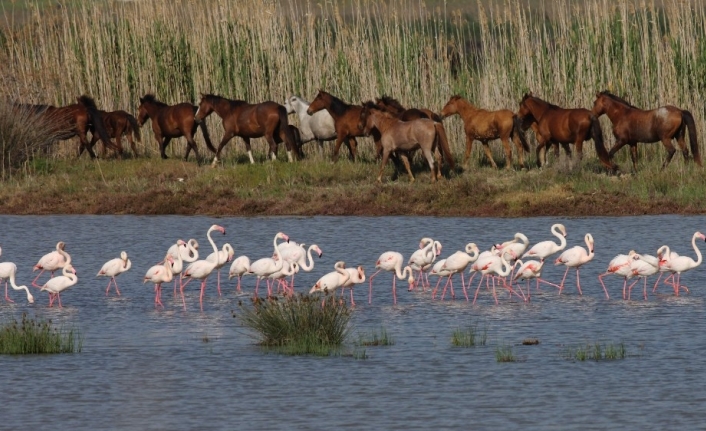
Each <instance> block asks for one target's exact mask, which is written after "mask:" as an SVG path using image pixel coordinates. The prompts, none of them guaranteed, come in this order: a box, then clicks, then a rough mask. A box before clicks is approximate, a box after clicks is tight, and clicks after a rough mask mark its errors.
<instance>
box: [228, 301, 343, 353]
mask: <svg viewBox="0 0 706 431" xmlns="http://www.w3.org/2000/svg"><path fill="white" fill-rule="evenodd" d="M234 317H235V318H236V319H238V320H239V321H240V323H242V324H243V326H245V327H247V328H250V329H252V330H253V331H254V332H256V333H257V336H258V338H259V344H260V345H262V346H264V347H267V348H271V349H273V351H275V352H277V353H282V354H285V355H315V356H330V355H332V354H338V353H340V347H341V346H342V345H343V343H344V342H345V340H346V338H347V337H348V332H349V321H350V309H349V308H348V305H347V304H346V303H345V302H344V301H337V300H336V299H335V298H334V297H330V298H326V299H325V302H324V305H323V306H322V305H321V301H320V300H319V299H318V298H314V297H310V296H305V295H298V296H292V297H286V298H279V297H269V298H254V299H253V300H252V306H245V305H241V308H240V313H238V314H234Z"/></svg>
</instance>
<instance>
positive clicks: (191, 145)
mask: <svg viewBox="0 0 706 431" xmlns="http://www.w3.org/2000/svg"><path fill="white" fill-rule="evenodd" d="M194 129H195V128H194ZM184 137H185V138H186V143H187V147H186V154H185V155H184V161H187V160H188V159H189V150H194V157H196V162H197V163H198V162H200V161H201V157H200V156H199V149H198V148H197V147H196V141H194V134H193V132H190V133H188V134H186V133H184Z"/></svg>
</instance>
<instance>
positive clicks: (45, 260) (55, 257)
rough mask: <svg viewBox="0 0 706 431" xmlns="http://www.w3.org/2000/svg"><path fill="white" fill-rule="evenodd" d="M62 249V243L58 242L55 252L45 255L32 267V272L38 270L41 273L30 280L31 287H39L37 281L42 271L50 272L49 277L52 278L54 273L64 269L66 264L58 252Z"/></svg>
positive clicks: (64, 258)
mask: <svg viewBox="0 0 706 431" xmlns="http://www.w3.org/2000/svg"><path fill="white" fill-rule="evenodd" d="M64 247H65V244H64V242H63V241H59V242H58V243H56V250H55V251H52V252H50V253H47V254H45V255H44V256H42V257H41V258H40V259H39V261H38V262H37V264H36V265H34V268H33V269H32V271H33V272H34V271H36V270H38V269H41V271H40V272H39V274H38V275H37V276H36V277H35V278H34V280H32V286H34V287H41V286H40V285H39V284H37V280H39V277H40V276H41V275H42V274H43V273H44V271H49V272H51V276H52V277H54V271H56V270H57V269H61V268H63V267H64V264H66V257H65V256H64V255H63V254H61V252H60V251H62V250H64Z"/></svg>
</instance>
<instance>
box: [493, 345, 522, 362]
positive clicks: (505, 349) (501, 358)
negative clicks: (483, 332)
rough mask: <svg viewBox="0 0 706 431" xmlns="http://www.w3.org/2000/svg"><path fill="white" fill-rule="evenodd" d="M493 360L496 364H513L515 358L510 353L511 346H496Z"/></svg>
mask: <svg viewBox="0 0 706 431" xmlns="http://www.w3.org/2000/svg"><path fill="white" fill-rule="evenodd" d="M495 360H497V361H498V362H515V361H517V358H516V357H515V353H514V352H513V351H512V346H498V347H496V348H495Z"/></svg>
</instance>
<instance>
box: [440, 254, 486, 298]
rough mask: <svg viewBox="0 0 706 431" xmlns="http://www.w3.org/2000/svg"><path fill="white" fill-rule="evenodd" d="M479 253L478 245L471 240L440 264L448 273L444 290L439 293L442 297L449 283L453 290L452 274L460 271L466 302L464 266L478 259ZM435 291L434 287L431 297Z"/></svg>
mask: <svg viewBox="0 0 706 431" xmlns="http://www.w3.org/2000/svg"><path fill="white" fill-rule="evenodd" d="M479 253H480V250H478V246H477V245H476V244H475V243H472V242H471V243H468V244H466V251H460V250H459V251H457V252H456V253H454V254H452V255H451V256H449V257H447V258H446V262H445V263H444V265H443V266H442V269H445V270H447V271H449V272H450V274H449V278H448V280H446V284H445V285H444V290H443V291H442V293H441V297H442V298H443V297H444V294H445V293H446V286H448V285H449V284H451V290H452V291H453V281H452V280H453V276H454V274H458V273H460V274H461V286H462V287H463V294H464V296H465V297H466V302H468V292H467V291H466V281H465V280H464V279H463V273H464V272H465V271H466V268H467V267H468V265H469V264H471V263H473V262H475V261H476V260H477V259H478V255H479ZM435 292H436V289H434V292H432V295H431V296H432V298H434V293H435Z"/></svg>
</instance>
